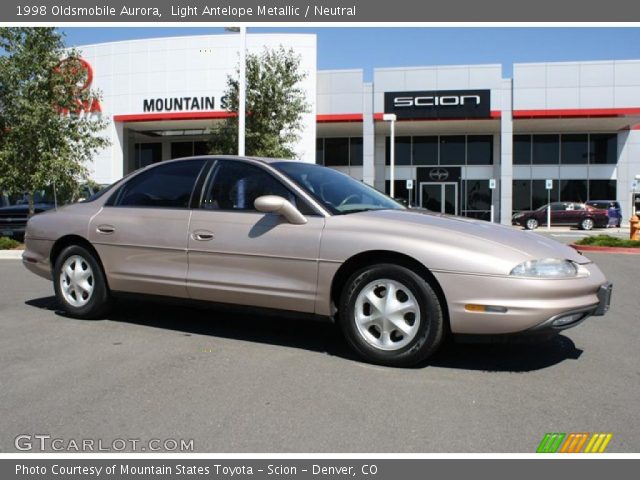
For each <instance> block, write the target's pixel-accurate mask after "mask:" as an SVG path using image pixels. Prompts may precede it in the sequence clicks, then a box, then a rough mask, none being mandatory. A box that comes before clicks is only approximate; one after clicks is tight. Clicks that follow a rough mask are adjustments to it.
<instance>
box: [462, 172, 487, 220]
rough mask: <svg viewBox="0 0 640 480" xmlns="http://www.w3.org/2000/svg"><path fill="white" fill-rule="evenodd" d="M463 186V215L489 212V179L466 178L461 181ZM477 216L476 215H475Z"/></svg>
mask: <svg viewBox="0 0 640 480" xmlns="http://www.w3.org/2000/svg"><path fill="white" fill-rule="evenodd" d="M463 188H464V189H466V193H465V195H464V197H463V199H462V208H463V212H462V213H463V215H465V216H472V215H468V214H469V213H472V212H483V213H485V212H490V211H491V189H490V188H489V180H466V181H463ZM475 218H478V217H475Z"/></svg>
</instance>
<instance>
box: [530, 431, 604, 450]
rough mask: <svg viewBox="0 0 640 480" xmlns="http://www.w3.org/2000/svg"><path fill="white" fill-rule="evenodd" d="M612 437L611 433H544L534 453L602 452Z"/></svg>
mask: <svg viewBox="0 0 640 480" xmlns="http://www.w3.org/2000/svg"><path fill="white" fill-rule="evenodd" d="M590 436H591V438H589V437H590ZM612 438H613V434H612V433H594V434H593V435H592V434H591V433H587V432H572V433H569V434H566V433H546V434H545V435H544V437H543V439H542V441H541V442H540V445H538V448H537V450H536V453H604V451H605V450H606V449H607V446H608V445H609V442H610V441H611V439H612ZM587 440H589V441H588V442H587ZM585 443H586V444H587V446H586V448H585V449H584V450H582V447H583V446H584V445H585Z"/></svg>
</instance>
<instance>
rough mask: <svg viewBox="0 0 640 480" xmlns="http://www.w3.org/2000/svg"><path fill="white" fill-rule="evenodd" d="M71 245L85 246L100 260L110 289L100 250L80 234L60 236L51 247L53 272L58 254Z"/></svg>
mask: <svg viewBox="0 0 640 480" xmlns="http://www.w3.org/2000/svg"><path fill="white" fill-rule="evenodd" d="M71 245H78V246H80V247H83V248H85V249H87V250H88V251H89V252H90V253H91V254H92V255H93V257H94V258H95V260H96V262H98V265H99V266H100V269H101V270H102V275H103V277H104V281H105V282H106V284H107V289H109V280H108V279H107V275H106V273H105V271H104V265H103V264H102V259H101V258H100V255H99V254H98V251H97V250H96V249H95V248H94V246H93V245H91V242H89V240H87V239H86V238H84V237H81V236H80V235H65V236H64V237H60V238H59V239H58V240H56V241H55V242H54V244H53V246H52V247H51V252H50V254H49V262H50V264H51V272H52V274H53V273H54V272H53V269H54V267H55V264H56V261H57V259H58V256H59V255H60V254H61V253H62V251H63V250H64V249H65V248H67V247H69V246H71Z"/></svg>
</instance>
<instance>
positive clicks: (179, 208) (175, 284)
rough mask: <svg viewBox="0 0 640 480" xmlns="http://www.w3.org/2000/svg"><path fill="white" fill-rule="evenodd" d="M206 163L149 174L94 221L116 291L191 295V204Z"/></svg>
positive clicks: (94, 236) (93, 237)
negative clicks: (188, 237) (189, 284)
mask: <svg viewBox="0 0 640 480" xmlns="http://www.w3.org/2000/svg"><path fill="white" fill-rule="evenodd" d="M206 162H207V161H206V160H205V159H194V160H186V161H179V162H168V163H167V164H161V165H158V166H155V167H153V168H151V169H149V170H146V171H143V172H141V173H140V174H138V175H136V176H134V177H133V178H131V179H130V180H129V181H127V182H126V183H125V184H123V185H122V186H121V187H120V188H118V190H117V191H116V192H114V193H113V194H112V196H111V197H110V198H109V200H108V201H107V202H106V203H105V206H104V207H103V208H102V210H100V212H98V214H97V215H96V216H95V217H94V218H93V219H92V221H91V222H90V225H89V240H90V241H91V243H92V244H93V245H94V246H95V248H96V250H97V251H98V253H99V255H100V258H101V259H102V262H103V264H104V267H105V273H106V275H107V279H108V282H109V287H110V288H111V289H112V290H116V291H124V292H137V293H146V294H156V295H168V296H174V297H187V290H186V277H187V236H188V228H189V218H190V215H191V213H190V202H191V196H192V193H193V190H194V188H195V184H196V182H197V179H198V177H199V175H200V172H201V170H202V169H203V167H204V166H205V163H206Z"/></svg>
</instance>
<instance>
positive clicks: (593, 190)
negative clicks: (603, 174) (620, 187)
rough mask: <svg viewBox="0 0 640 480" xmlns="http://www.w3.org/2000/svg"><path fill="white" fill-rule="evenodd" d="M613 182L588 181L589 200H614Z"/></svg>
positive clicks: (614, 183) (614, 188)
mask: <svg viewBox="0 0 640 480" xmlns="http://www.w3.org/2000/svg"><path fill="white" fill-rule="evenodd" d="M616 195H617V188H616V181H615V180H589V200H615V199H616V198H617V197H616Z"/></svg>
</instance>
